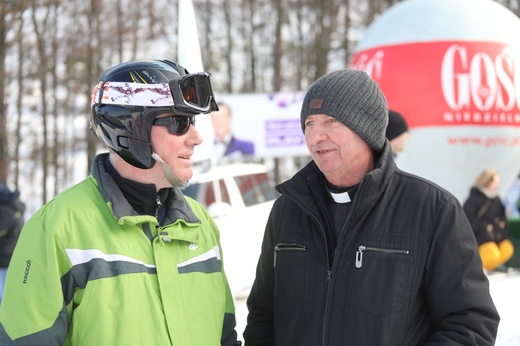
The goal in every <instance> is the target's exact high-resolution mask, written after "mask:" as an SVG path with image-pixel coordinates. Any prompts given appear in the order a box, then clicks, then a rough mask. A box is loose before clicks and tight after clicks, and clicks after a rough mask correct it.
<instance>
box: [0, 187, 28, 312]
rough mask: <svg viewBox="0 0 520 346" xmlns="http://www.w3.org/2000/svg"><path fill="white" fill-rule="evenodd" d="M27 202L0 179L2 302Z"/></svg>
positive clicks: (0, 274) (0, 295)
mask: <svg viewBox="0 0 520 346" xmlns="http://www.w3.org/2000/svg"><path fill="white" fill-rule="evenodd" d="M24 212H25V204H24V203H23V202H22V201H21V200H20V191H18V189H15V190H13V191H11V190H10V189H9V188H7V187H6V186H5V185H4V182H3V181H2V180H1V179H0V303H1V302H2V293H3V291H4V283H5V277H6V274H7V268H8V267H9V262H10V261H11V257H12V256H13V251H14V248H15V246H16V242H17V241H18V237H19V236H20V232H21V231H22V227H23V225H24V216H23V214H24Z"/></svg>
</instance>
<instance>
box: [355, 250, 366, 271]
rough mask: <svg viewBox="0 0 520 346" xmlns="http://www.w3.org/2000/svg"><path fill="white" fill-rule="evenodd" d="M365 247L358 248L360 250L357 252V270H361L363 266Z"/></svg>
mask: <svg viewBox="0 0 520 346" xmlns="http://www.w3.org/2000/svg"><path fill="white" fill-rule="evenodd" d="M364 250H365V247H364V246H363V245H360V246H358V250H357V251H356V268H361V266H362V265H363V251H364Z"/></svg>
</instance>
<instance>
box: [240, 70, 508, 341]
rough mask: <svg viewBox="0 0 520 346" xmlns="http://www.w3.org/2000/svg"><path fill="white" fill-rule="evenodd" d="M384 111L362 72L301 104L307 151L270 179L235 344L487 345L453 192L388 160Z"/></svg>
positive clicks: (476, 265)
mask: <svg viewBox="0 0 520 346" xmlns="http://www.w3.org/2000/svg"><path fill="white" fill-rule="evenodd" d="M387 121H388V109H387V103H386V100H385V97H384V95H383V93H382V91H381V89H380V88H379V85H378V84H377V83H376V82H375V81H374V80H372V79H371V78H370V76H369V75H368V74H366V73H365V72H362V71H357V70H352V69H343V70H338V71H334V72H331V73H328V74H326V75H324V76H322V77H321V78H319V79H318V80H317V81H316V82H315V83H314V84H312V86H311V87H310V89H309V90H308V92H307V93H306V95H305V98H304V100H303V103H302V108H301V125H302V130H303V132H304V138H305V142H306V144H307V148H308V150H309V153H310V155H311V157H312V161H311V162H310V163H309V164H308V165H307V166H305V167H304V168H302V169H301V170H300V171H299V172H297V173H296V174H295V175H294V176H293V177H292V178H291V179H289V180H288V181H285V182H283V183H281V184H280V185H278V186H277V189H278V191H279V192H280V194H281V196H280V197H279V198H278V199H277V200H276V201H275V204H274V206H273V208H272V210H271V214H270V216H269V219H268V221H267V225H266V230H265V236H264V240H263V244H262V248H261V255H260V258H259V261H258V266H257V271H256V279H255V281H254V284H253V287H252V289H251V293H250V295H249V297H248V300H247V306H248V309H249V314H248V317H247V326H246V329H245V331H244V339H245V345H246V346H254V345H313V346H314V345H358V346H361V345H367V346H368V345H433V344H436V345H437V344H439V345H440V344H445V345H455V344H457V345H493V344H494V341H495V338H496V333H497V328H498V324H499V315H498V313H497V310H496V308H495V305H494V304H493V301H492V299H491V295H490V292H489V282H488V279H487V277H486V276H485V275H484V272H483V270H482V262H481V260H480V256H479V253H478V249H477V244H476V242H475V237H474V236H473V232H472V230H471V226H470V224H469V223H468V220H467V218H466V216H465V215H464V211H463V210H462V206H461V205H460V203H459V202H458V200H457V198H456V197H455V196H453V195H452V194H451V193H449V192H448V191H446V190H444V189H442V188H441V187H439V186H437V185H436V184H434V183H432V182H430V181H428V180H426V179H423V178H421V177H418V176H415V175H412V174H409V173H407V172H404V171H402V170H400V169H399V168H397V166H396V164H395V162H394V160H393V155H392V150H391V148H390V143H389V142H388V140H386V138H385V130H386V127H387Z"/></svg>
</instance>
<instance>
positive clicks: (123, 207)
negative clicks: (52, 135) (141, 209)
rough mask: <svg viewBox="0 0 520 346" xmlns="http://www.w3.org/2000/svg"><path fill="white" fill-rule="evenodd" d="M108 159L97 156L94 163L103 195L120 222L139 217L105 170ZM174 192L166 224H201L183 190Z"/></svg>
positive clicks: (96, 176) (95, 174)
mask: <svg viewBox="0 0 520 346" xmlns="http://www.w3.org/2000/svg"><path fill="white" fill-rule="evenodd" d="M107 159H108V153H103V154H99V155H97V156H96V157H95V158H94V161H93V162H92V176H93V177H94V179H95V180H96V182H97V185H98V187H99V191H100V192H101V195H102V196H103V198H104V200H105V202H106V203H107V205H108V206H109V207H110V208H111V210H112V214H113V215H114V216H115V217H116V218H117V219H118V220H121V219H122V218H126V217H129V216H139V213H137V212H136V211H135V209H134V208H133V207H132V206H131V205H130V203H128V201H127V199H126V198H125V197H124V195H123V192H122V191H121V189H120V188H119V187H118V186H117V184H116V182H115V181H114V179H113V178H112V176H111V175H110V174H109V173H108V172H107V170H106V168H105V160H107ZM172 192H173V197H172V198H168V201H169V203H167V205H166V206H164V207H166V208H167V209H166V218H165V221H164V222H165V224H169V223H173V222H175V221H176V220H177V219H182V220H185V221H186V222H190V223H199V222H200V219H199V218H198V217H197V216H196V215H195V214H194V213H193V210H192V209H191V207H190V206H189V204H188V202H187V201H186V198H184V195H183V193H182V191H181V189H179V188H172Z"/></svg>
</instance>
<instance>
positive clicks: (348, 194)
mask: <svg viewBox="0 0 520 346" xmlns="http://www.w3.org/2000/svg"><path fill="white" fill-rule="evenodd" d="M327 188H328V190H329V193H330V195H331V197H332V199H333V200H334V202H336V203H349V202H351V201H352V198H353V197H354V194H355V192H356V188H357V185H356V186H347V187H341V186H335V185H332V184H331V183H329V182H327Z"/></svg>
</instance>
